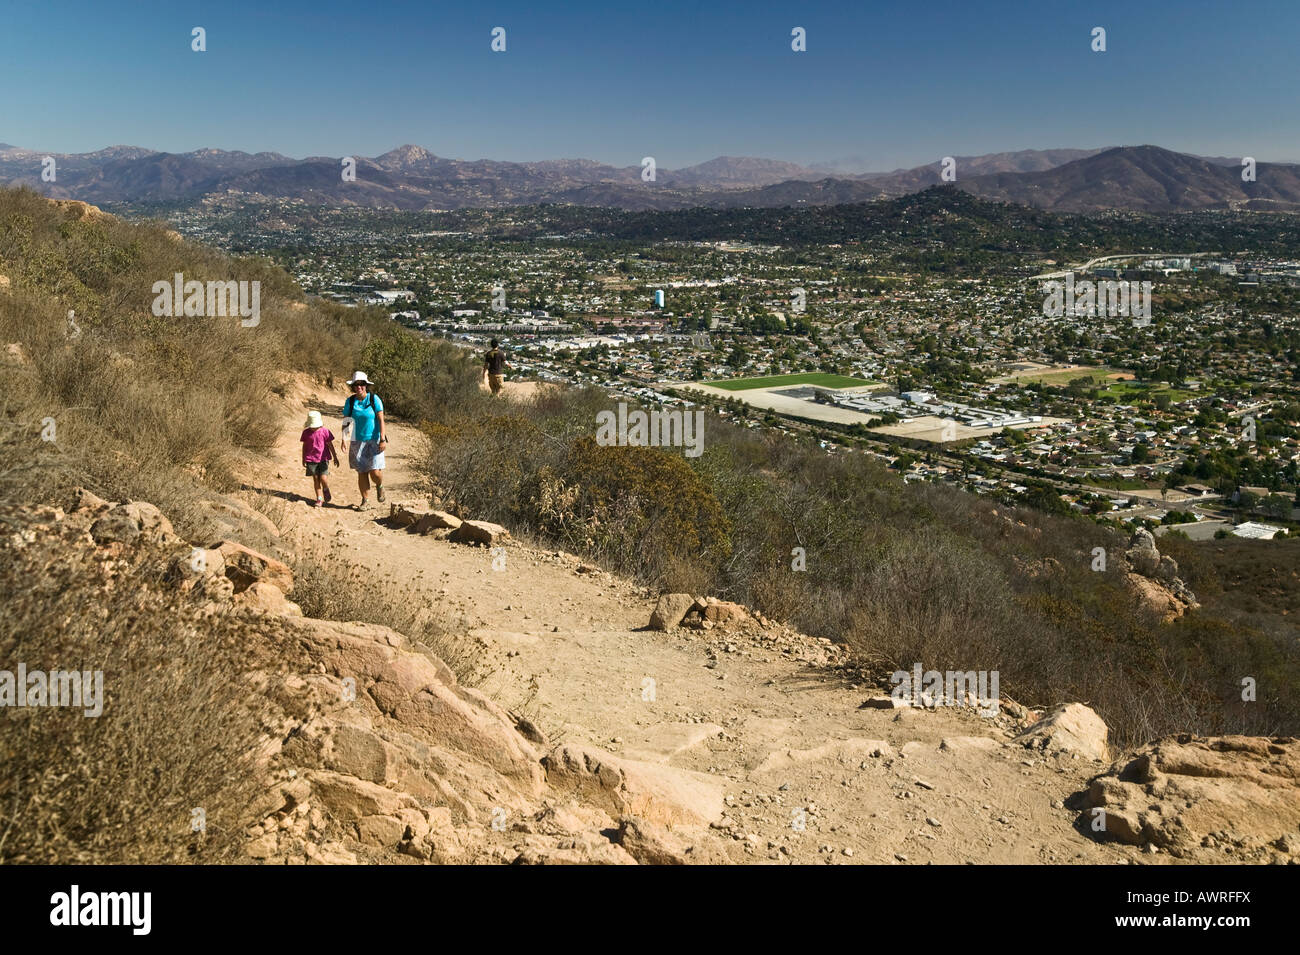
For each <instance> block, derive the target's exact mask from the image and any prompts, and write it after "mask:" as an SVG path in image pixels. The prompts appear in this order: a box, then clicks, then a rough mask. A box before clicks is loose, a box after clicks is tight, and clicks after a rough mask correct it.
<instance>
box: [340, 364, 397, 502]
mask: <svg viewBox="0 0 1300 955" xmlns="http://www.w3.org/2000/svg"><path fill="white" fill-rule="evenodd" d="M371 384H372V382H371V381H370V379H369V378H367V377H366V373H365V372H364V371H359V372H357V373H356V374H354V375H353V376H352V379H351V380H350V381H349V382H348V387H349V388H351V389H352V394H351V395H349V396H348V400H347V401H346V402H344V404H343V418H344V422H343V450H344V451H345V452H347V455H348V466H349V467H351V468H352V470H354V471H356V472H357V488H358V489H359V490H360V491H361V503H360V504H359V505H357V510H359V511H364V510H365V509H366V508H367V507H369V506H370V501H369V500H368V499H367V497H366V495H367V494H368V493H369V492H370V485H371V484H372V483H373V484H374V485H375V497H377V498H378V499H379V502H380V503H381V504H382V503H383V501H384V449H385V448H387V447H388V428H387V426H386V425H385V424H384V403H383V402H382V401H380V400H379V396H378V395H377V394H375V393H374V392H373V391H372V390H371ZM349 430H350V431H351V439H352V440H351V441H350V442H349V441H348V437H349V435H348V432H349Z"/></svg>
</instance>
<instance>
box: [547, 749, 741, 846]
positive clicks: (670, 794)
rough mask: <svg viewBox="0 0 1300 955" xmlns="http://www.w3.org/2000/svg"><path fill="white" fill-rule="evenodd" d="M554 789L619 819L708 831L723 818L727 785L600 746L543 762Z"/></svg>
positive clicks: (568, 751) (563, 753) (559, 753)
mask: <svg viewBox="0 0 1300 955" xmlns="http://www.w3.org/2000/svg"><path fill="white" fill-rule="evenodd" d="M542 762H543V764H544V765H545V767H546V781H547V783H548V784H549V785H550V786H551V787H552V788H554V789H557V790H560V791H568V792H572V793H575V794H580V795H581V797H582V800H583V802H586V803H589V804H591V805H596V806H599V807H600V808H603V809H605V810H606V811H608V812H609V813H610V814H611V815H613V816H622V815H634V816H638V817H640V818H642V819H644V820H646V821H648V822H653V823H658V824H660V825H664V826H669V827H675V826H702V825H707V824H708V823H710V822H713V821H715V820H716V819H718V818H719V817H720V816H721V815H722V807H723V802H722V797H723V792H722V784H721V783H720V782H719V781H718V780H717V779H714V778H713V777H711V776H707V775H705V774H704V773H695V772H691V771H689V770H684V769H674V768H672V767H669V766H663V765H657V764H653V763H643V762H639V761H636V760H630V759H622V758H620V757H617V756H614V755H612V754H610V753H607V752H605V751H604V750H602V749H597V748H596V747H594V746H582V745H577V744H567V745H563V746H557V747H556V748H555V749H553V750H551V752H550V753H548V754H547V756H546V758H545V759H543V760H542Z"/></svg>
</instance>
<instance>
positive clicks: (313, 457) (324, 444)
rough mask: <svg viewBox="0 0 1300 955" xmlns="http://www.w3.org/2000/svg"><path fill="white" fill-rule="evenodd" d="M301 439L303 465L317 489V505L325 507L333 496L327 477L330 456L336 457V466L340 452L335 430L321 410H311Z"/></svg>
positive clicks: (336, 465)
mask: <svg viewBox="0 0 1300 955" xmlns="http://www.w3.org/2000/svg"><path fill="white" fill-rule="evenodd" d="M299 440H300V441H302V466H303V467H304V468H306V469H307V476H308V477H309V478H311V483H312V487H313V488H314V489H315V491H316V506H317V507H324V506H325V505H326V504H328V503H329V502H330V496H331V495H330V485H329V481H327V480H326V478H325V475H326V474H328V473H329V469H330V458H333V459H334V466H335V467H338V465H339V453H338V452H337V451H335V450H334V432H333V431H331V430H330V429H329V428H327V427H325V425H324V422H322V421H321V417H320V412H319V411H309V412H307V424H306V425H305V426H304V430H303V432H302V436H301V437H300V438H299ZM322 491H323V492H324V497H323V498H322V496H321V492H322Z"/></svg>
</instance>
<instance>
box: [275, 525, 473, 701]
mask: <svg viewBox="0 0 1300 955" xmlns="http://www.w3.org/2000/svg"><path fill="white" fill-rule="evenodd" d="M293 571H294V589H293V599H294V601H295V602H296V603H297V604H298V605H299V606H300V607H302V612H303V613H304V614H305V615H307V616H308V617H319V618H322V619H325V620H344V621H353V620H357V621H361V622H362V623H374V624H379V625H380V626H384V627H388V628H390V629H392V630H396V631H397V632H398V633H400V634H402V635H403V636H405V637H406V638H407V639H408V640H409V641H410V642H411V644H412V645H413V646H414V647H415V648H416V649H417V650H421V651H425V652H429V653H432V654H433V655H434V656H436V657H438V658H439V659H441V660H442V661H443V662H444V663H446V664H447V666H449V667H451V671H452V672H453V673H455V674H456V679H457V680H458V681H459V682H460V683H461V684H462V685H463V686H477V685H478V684H480V683H482V682H483V680H484V679H486V677H487V676H488V675H489V674H490V673H491V672H492V670H491V667H490V665H489V664H487V662H486V661H485V659H484V658H483V656H482V654H481V652H480V651H481V648H482V644H481V642H479V641H475V640H473V639H472V638H471V637H470V636H469V635H468V633H467V631H468V629H469V627H468V624H467V622H466V621H465V620H463V619H461V618H459V617H457V616H455V615H453V614H451V613H449V612H448V611H447V610H446V609H445V608H443V607H440V606H439V605H438V604H436V603H434V602H432V601H431V600H428V599H421V598H419V597H416V596H413V595H412V594H410V593H409V592H406V591H403V590H399V589H396V588H393V587H391V586H388V585H385V584H384V583H383V582H382V581H377V580H375V578H374V575H373V574H371V573H368V572H367V571H366V570H365V569H363V568H360V567H349V566H348V565H347V564H346V563H345V562H344V561H343V560H341V559H340V558H338V557H331V556H330V554H329V553H328V552H327V551H325V550H323V549H316V550H306V551H304V552H302V553H300V554H298V555H297V556H296V558H295V560H294V565H293Z"/></svg>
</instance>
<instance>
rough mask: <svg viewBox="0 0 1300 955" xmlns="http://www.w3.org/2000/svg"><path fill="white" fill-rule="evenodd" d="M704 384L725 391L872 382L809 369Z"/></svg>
mask: <svg viewBox="0 0 1300 955" xmlns="http://www.w3.org/2000/svg"><path fill="white" fill-rule="evenodd" d="M705 384H707V385H710V386H712V387H714V388H722V389H724V390H726V391H748V390H749V389H750V388H780V387H782V386H783V385H821V386H822V387H823V388H861V387H862V386H863V385H870V384H872V382H870V381H867V380H866V379H864V378H847V377H845V376H844V375H828V374H824V373H823V372H819V371H810V372H805V373H803V374H799V375H771V376H769V377H767V378H724V379H722V380H721V381H708V382H705Z"/></svg>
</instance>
